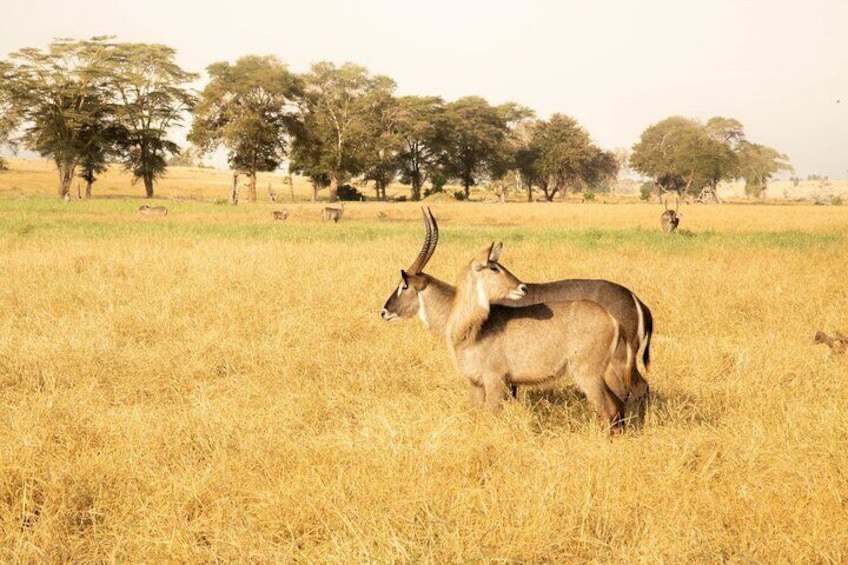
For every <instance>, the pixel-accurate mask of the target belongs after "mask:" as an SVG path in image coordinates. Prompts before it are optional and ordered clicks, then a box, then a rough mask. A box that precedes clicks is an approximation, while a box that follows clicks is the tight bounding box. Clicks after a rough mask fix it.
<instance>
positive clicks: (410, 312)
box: [381, 208, 654, 418]
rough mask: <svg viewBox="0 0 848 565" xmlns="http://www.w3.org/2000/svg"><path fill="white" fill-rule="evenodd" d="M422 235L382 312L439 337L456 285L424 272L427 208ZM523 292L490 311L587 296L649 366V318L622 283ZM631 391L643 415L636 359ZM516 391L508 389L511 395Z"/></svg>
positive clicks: (580, 282)
mask: <svg viewBox="0 0 848 565" xmlns="http://www.w3.org/2000/svg"><path fill="white" fill-rule="evenodd" d="M422 212H423V214H424V226H425V229H426V234H425V236H424V244H423V246H422V248H421V251H419V253H418V256H417V257H416V258H415V261H413V262H412V265H410V266H409V268H408V269H407V270H405V271H404V270H401V272H400V276H401V281H400V284H399V285H398V286H397V288H396V289H395V290H394V291H393V292H392V294H391V295H390V296H389V298H388V299H387V300H386V303H385V304H384V306H383V309H382V311H381V316H382V318H383V319H384V320H386V321H390V322H393V321H397V320H400V319H404V318H414V317H416V316H417V317H418V318H420V319H421V321H422V322H423V324H424V326H425V327H426V328H427V329H429V330H430V331H431V332H433V333H435V334H437V335H439V336H444V333H445V328H446V326H447V318H448V314H449V312H450V308H451V304H452V303H453V299H454V296H455V294H456V289H455V288H454V287H453V285H451V284H448V283H446V282H444V281H442V280H439V279H437V278H436V277H434V276H432V275H429V274H427V273H425V272H424V267H425V266H426V265H427V263H428V262H429V261H430V259H431V257H432V256H433V253H435V251H436V245H437V244H438V241H439V226H438V224H437V223H436V218H435V217H434V216H433V213H432V212H431V211H430V210H429V208H428V209H426V210H423V209H422ZM526 286H527V294H526V295H525V296H524V297H523V298H519V299H518V300H509V301H505V302H502V305H496V306H493V310H496V309H499V308H506V307H516V306H529V305H533V304H539V303H542V302H553V301H562V300H591V301H593V302H596V303H598V304H600V305H601V306H602V307H603V308H604V309H606V310H607V311H608V312H609V313H610V314H612V316H613V317H614V318H615V319H616V320H617V321H618V323H619V325H620V326H621V328H622V330H623V333H624V334H625V336H626V339H627V340H628V343H629V345H630V349H631V351H632V352H633V355H636V354H637V353H638V351H639V350H640V349H641V350H642V363H643V364H644V366H645V369H648V368H649V366H650V362H651V357H650V347H651V336H652V334H653V329H654V325H653V316H652V315H651V311H650V309H649V308H648V307H647V306H646V305H645V304H644V303H643V302H642V301H641V300H639V298H638V297H637V296H636V295H635V294H634V293H633V292H631V291H630V290H629V289H627V288H626V287H624V286H622V285H620V284H617V283H614V282H611V281H607V280H601V279H565V280H559V281H554V282H548V283H536V284H534V283H526ZM631 368H632V373H633V374H632V375H631V382H632V391H631V393H632V395H633V398H634V399H635V400H637V401H638V403H639V405H638V410H639V416H640V418H641V417H642V416H643V415H644V410H645V403H646V402H647V399H648V393H649V387H648V383H647V382H646V381H645V379H644V378H643V377H642V375H641V373H640V372H639V369H638V368H637V365H636V363H635V362H633V363H631ZM515 393H516V389H515V388H513V396H515Z"/></svg>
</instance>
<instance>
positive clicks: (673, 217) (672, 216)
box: [660, 200, 680, 233]
mask: <svg viewBox="0 0 848 565" xmlns="http://www.w3.org/2000/svg"><path fill="white" fill-rule="evenodd" d="M679 202H680V201H679V200H677V201H675V203H674V210H669V208H668V200H663V205H664V206H665V212H663V213H662V216H660V224H661V225H662V230H663V231H664V232H665V233H671V232H673V231H674V230H676V229H677V225H678V224H679V223H680V215H679V214H678V213H677V206H678V204H679Z"/></svg>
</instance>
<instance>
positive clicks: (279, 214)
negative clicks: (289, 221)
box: [271, 210, 289, 220]
mask: <svg viewBox="0 0 848 565" xmlns="http://www.w3.org/2000/svg"><path fill="white" fill-rule="evenodd" d="M271 214H272V215H273V216H274V219H275V220H285V219H286V218H288V217H289V211H288V210H274V211H273V212H271Z"/></svg>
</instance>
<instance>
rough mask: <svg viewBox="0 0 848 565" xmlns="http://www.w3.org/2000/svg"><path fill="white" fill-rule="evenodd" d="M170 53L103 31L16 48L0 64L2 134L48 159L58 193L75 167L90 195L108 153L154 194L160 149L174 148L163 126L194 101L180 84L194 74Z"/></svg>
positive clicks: (172, 150) (161, 161) (67, 187)
mask: <svg viewBox="0 0 848 565" xmlns="http://www.w3.org/2000/svg"><path fill="white" fill-rule="evenodd" d="M174 55H175V52H174V50H173V49H171V48H169V47H165V46H162V45H146V44H130V43H114V42H113V41H112V38H111V37H105V36H104V37H94V38H92V39H90V40H73V39H57V40H55V41H53V42H51V43H50V45H49V47H48V49H47V50H46V51H42V50H40V49H35V48H24V49H21V50H19V51H16V52H14V53H12V54H11V55H10V59H11V61H9V62H4V63H3V67H2V69H0V70H2V74H3V80H2V82H0V104H2V105H4V108H3V110H4V112H3V116H4V117H3V118H2V119H0V134H3V133H4V131H2V130H5V132H6V134H5V135H6V136H7V137H8V136H9V135H11V134H10V133H9V131H10V130H13V129H14V130H19V129H20V130H21V131H20V133H19V135H18V137H17V138H16V139H14V140H13V141H14V142H16V143H20V144H21V145H23V146H24V147H26V148H28V149H31V150H33V151H37V152H38V153H39V154H41V155H42V156H44V157H49V158H51V159H53V161H54V162H55V163H56V168H57V171H58V173H59V195H60V196H64V195H66V194H67V193H68V191H69V190H70V184H71V181H72V179H73V176H74V174H75V172H76V171H77V168H78V167H82V169H83V170H82V173H81V176H82V178H84V179H85V180H86V182H87V189H86V192H87V193H90V190H91V183H92V182H94V179H95V177H96V174H98V173H99V172H101V171H103V170H104V168H105V166H106V162H107V160H108V159H109V157H110V156H113V155H115V156H120V157H121V158H122V159H123V161H124V163H125V165H126V166H127V168H128V169H129V170H130V171H132V173H133V176H134V178H142V179H144V184H145V188H146V191H147V196H148V197H149V196H152V195H153V180H154V179H155V178H156V177H157V176H159V175H160V174H161V173H162V172H163V171H164V170H165V156H164V154H165V153H166V152H169V153H176V152H178V147H177V145H176V144H175V143H173V142H171V141H169V140H168V139H167V137H166V136H167V135H168V133H169V132H168V129H169V128H170V127H171V126H174V125H179V124H180V123H181V122H180V120H181V117H182V115H183V113H184V112H185V111H187V110H190V109H191V106H192V101H193V98H192V96H191V95H190V94H189V92H188V91H187V90H186V89H185V87H184V86H183V84H184V83H186V82H188V81H190V80H193V79H194V78H195V77H196V75H192V74H190V73H186V72H185V71H183V70H182V69H180V68H179V67H178V66H177V65H176V64H175V63H174V62H173V57H174ZM0 140H1V139H0Z"/></svg>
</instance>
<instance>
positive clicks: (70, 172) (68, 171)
mask: <svg viewBox="0 0 848 565" xmlns="http://www.w3.org/2000/svg"><path fill="white" fill-rule="evenodd" d="M56 166H57V167H58V168H59V197H60V198H64V197H65V195H66V194H68V193H69V192H70V191H71V182H73V180H74V170H75V169H76V166H75V165H73V164H72V163H59V162H56Z"/></svg>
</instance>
